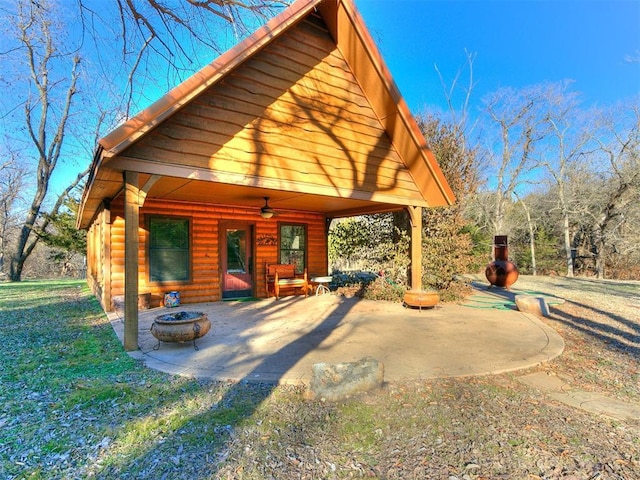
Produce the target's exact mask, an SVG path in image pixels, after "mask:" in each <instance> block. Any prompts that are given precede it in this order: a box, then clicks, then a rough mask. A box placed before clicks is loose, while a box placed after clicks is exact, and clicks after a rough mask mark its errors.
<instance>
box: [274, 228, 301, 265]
mask: <svg viewBox="0 0 640 480" xmlns="http://www.w3.org/2000/svg"><path fill="white" fill-rule="evenodd" d="M306 252H307V232H306V229H305V227H304V225H280V263H293V264H294V265H295V266H296V273H302V272H304V269H305V267H306V266H307V253H306Z"/></svg>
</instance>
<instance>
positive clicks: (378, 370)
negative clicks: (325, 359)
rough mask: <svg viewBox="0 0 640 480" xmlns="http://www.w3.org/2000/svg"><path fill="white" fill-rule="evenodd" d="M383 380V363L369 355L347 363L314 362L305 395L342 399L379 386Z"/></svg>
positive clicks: (317, 397) (334, 399)
mask: <svg viewBox="0 0 640 480" xmlns="http://www.w3.org/2000/svg"><path fill="white" fill-rule="evenodd" d="M383 380H384V365H383V364H382V362H379V361H378V360H376V359H374V358H371V357H366V358H363V359H361V360H359V361H357V362H348V363H336V364H330V363H315V364H314V365H313V375H312V377H311V383H310V385H309V390H308V392H307V397H308V398H310V399H324V400H328V401H336V400H342V399H344V398H347V397H349V396H351V395H355V394H358V393H363V392H368V391H371V390H374V389H376V388H380V387H381V386H382V382H383Z"/></svg>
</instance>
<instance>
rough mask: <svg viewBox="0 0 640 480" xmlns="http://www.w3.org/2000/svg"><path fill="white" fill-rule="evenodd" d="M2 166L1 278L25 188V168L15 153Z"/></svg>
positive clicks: (0, 170)
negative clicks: (18, 206) (18, 204)
mask: <svg viewBox="0 0 640 480" xmlns="http://www.w3.org/2000/svg"><path fill="white" fill-rule="evenodd" d="M3 157H5V158H6V160H4V163H2V164H0V276H2V275H4V271H5V270H4V264H5V257H6V255H7V250H8V248H9V238H10V237H11V232H12V231H13V230H14V229H15V227H16V224H17V222H18V212H17V203H18V201H19V199H20V194H21V192H22V190H23V188H24V178H25V173H26V172H25V168H24V166H23V165H21V164H20V163H19V161H18V158H17V155H16V154H15V152H6V154H5V155H3Z"/></svg>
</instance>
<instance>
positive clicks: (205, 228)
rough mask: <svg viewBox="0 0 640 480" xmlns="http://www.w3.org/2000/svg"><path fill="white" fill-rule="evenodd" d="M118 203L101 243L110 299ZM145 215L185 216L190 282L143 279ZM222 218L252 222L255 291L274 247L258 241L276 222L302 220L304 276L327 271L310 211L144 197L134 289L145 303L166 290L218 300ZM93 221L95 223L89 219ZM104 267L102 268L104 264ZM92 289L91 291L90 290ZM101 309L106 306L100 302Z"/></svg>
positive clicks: (271, 234)
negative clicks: (268, 213)
mask: <svg viewBox="0 0 640 480" xmlns="http://www.w3.org/2000/svg"><path fill="white" fill-rule="evenodd" d="M123 212H124V205H123V203H122V201H120V200H117V201H115V202H114V203H113V205H112V219H113V222H112V224H111V227H110V232H109V238H108V239H106V241H105V243H108V244H110V245H111V250H110V259H109V260H108V261H107V262H106V265H109V266H110V269H109V270H110V284H109V285H105V286H104V287H103V288H106V289H108V290H109V292H110V294H111V297H113V296H118V295H123V294H124V218H123V215H124V213H123ZM149 215H162V216H175V217H180V218H189V219H190V220H191V233H192V239H191V259H192V263H191V278H192V280H191V282H189V283H180V282H177V283H164V284H162V285H160V284H154V283H149V281H148V274H147V273H148V268H147V231H146V218H145V217H147V216H149ZM223 222H246V223H250V224H253V226H254V240H256V239H258V241H257V242H256V245H255V247H254V254H255V275H254V285H255V292H256V295H257V296H259V297H264V296H266V295H267V293H266V285H265V283H264V278H265V265H266V264H267V263H277V262H278V245H273V244H271V243H273V242H262V243H267V245H260V243H261V242H260V241H259V239H260V238H263V239H264V238H277V235H278V225H279V224H280V223H292V224H302V225H306V226H307V236H308V240H307V242H308V243H307V251H308V258H307V263H308V264H307V268H308V271H309V274H310V275H312V276H313V275H326V274H327V264H328V260H327V240H326V234H325V220H324V216H322V215H318V214H312V213H296V212H282V213H281V214H279V215H278V217H277V219H271V220H269V221H265V220H262V219H261V218H260V217H259V215H258V214H257V212H256V210H250V209H243V208H237V207H227V206H216V205H204V204H192V203H179V202H166V201H157V200H153V199H148V200H147V202H146V203H145V206H144V207H143V208H142V209H141V210H140V228H139V230H138V232H139V236H138V238H139V242H140V246H139V251H138V266H139V267H138V268H139V276H138V282H139V291H140V293H150V294H151V305H152V306H158V305H160V304H161V302H162V300H163V297H164V293H165V292H168V291H172V290H178V291H179V292H180V300H181V302H184V303H197V302H210V301H218V300H220V299H221V298H222V293H221V272H220V244H219V228H220V224H221V223H223ZM94 225H95V223H94ZM107 268H108V267H107ZM94 291H96V290H95V289H94ZM103 306H104V308H105V309H111V307H112V306H111V305H107V304H103Z"/></svg>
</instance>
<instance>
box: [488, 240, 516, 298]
mask: <svg viewBox="0 0 640 480" xmlns="http://www.w3.org/2000/svg"><path fill="white" fill-rule="evenodd" d="M493 258H494V259H495V260H494V261H493V262H491V263H490V264H489V265H487V269H486V270H485V272H484V274H485V276H486V277H487V280H489V283H490V284H491V286H492V285H496V286H497V287H503V288H507V289H508V288H509V286H511V285H513V284H514V283H516V280H518V275H519V274H518V269H517V268H516V266H515V265H514V264H513V262H510V261H509V247H508V245H507V236H506V235H496V236H495V237H494V238H493ZM491 286H490V287H489V288H491Z"/></svg>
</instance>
